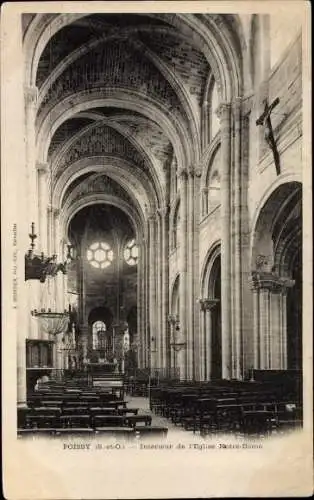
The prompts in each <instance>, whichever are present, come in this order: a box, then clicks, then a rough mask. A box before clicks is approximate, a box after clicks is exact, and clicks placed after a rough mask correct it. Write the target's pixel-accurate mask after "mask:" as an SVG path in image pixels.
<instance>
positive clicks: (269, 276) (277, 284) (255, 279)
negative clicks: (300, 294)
mask: <svg viewBox="0 0 314 500" xmlns="http://www.w3.org/2000/svg"><path fill="white" fill-rule="evenodd" d="M250 282H251V286H252V288H253V290H254V289H257V290H269V291H270V292H272V293H287V290H288V288H291V287H293V286H294V284H295V280H292V279H290V278H284V277H281V276H279V275H278V274H275V273H273V272H266V271H265V272H258V271H252V274H251V278H250Z"/></svg>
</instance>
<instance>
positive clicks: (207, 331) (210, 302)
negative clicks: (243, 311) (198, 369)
mask: <svg viewBox="0 0 314 500" xmlns="http://www.w3.org/2000/svg"><path fill="white" fill-rule="evenodd" d="M219 304H220V300H219V299H208V298H205V299H201V310H202V311H203V314H204V335H203V339H204V341H203V342H204V357H203V363H202V364H203V366H204V380H210V379H211V373H212V328H213V327H212V323H213V321H212V312H213V310H214V308H215V307H217V306H219Z"/></svg>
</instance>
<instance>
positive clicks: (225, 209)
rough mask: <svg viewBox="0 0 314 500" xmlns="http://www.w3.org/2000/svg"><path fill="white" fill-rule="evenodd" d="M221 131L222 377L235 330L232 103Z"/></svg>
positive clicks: (223, 111) (222, 110) (227, 371)
mask: <svg viewBox="0 0 314 500" xmlns="http://www.w3.org/2000/svg"><path fill="white" fill-rule="evenodd" d="M218 115H219V119H220V133H221V180H220V188H221V209H220V213H221V330H222V331H221V334H222V378H224V379H230V378H231V377H232V332H231V289H230V282H231V260H230V258H231V257H230V239H231V231H230V196H231V190H230V170H231V117H230V104H227V103H223V104H221V105H220V107H219V110H218Z"/></svg>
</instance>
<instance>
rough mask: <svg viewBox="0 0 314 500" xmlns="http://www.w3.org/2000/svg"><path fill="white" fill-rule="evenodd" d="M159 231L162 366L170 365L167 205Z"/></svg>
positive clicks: (166, 367)
mask: <svg viewBox="0 0 314 500" xmlns="http://www.w3.org/2000/svg"><path fill="white" fill-rule="evenodd" d="M160 214H161V231H162V254H161V255H162V258H161V262H162V304H161V310H162V325H161V326H162V328H161V332H162V360H163V365H162V366H163V368H165V369H166V370H167V369H168V367H170V355H171V353H170V338H169V328H168V321H167V318H168V315H169V207H168V206H166V207H164V208H163V209H162V210H161V211H160Z"/></svg>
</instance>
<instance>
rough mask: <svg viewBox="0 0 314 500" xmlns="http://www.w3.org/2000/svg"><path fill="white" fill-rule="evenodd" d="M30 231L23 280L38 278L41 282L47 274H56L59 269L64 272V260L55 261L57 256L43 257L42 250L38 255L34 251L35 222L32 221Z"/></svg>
mask: <svg viewBox="0 0 314 500" xmlns="http://www.w3.org/2000/svg"><path fill="white" fill-rule="evenodd" d="M31 227H32V232H31V233H30V234H29V237H30V239H31V245H30V246H31V248H30V249H29V250H28V252H27V254H26V255H25V281H27V280H39V281H40V282H41V283H44V282H45V281H46V277H47V276H56V275H57V273H58V272H59V271H61V272H62V273H63V274H66V262H64V263H57V256H56V255H52V257H45V256H44V253H43V252H42V253H41V254H40V255H36V254H35V253H34V248H35V243H34V241H35V239H36V238H37V234H35V224H34V222H32V226H31Z"/></svg>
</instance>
